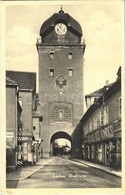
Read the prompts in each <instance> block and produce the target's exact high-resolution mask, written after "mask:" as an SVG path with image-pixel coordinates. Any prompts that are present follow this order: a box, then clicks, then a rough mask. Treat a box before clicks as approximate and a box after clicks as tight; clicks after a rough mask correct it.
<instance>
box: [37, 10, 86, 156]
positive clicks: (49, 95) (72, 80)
mask: <svg viewBox="0 0 126 195" xmlns="http://www.w3.org/2000/svg"><path fill="white" fill-rule="evenodd" d="M82 36H83V34H82V29H81V26H80V24H79V23H78V22H77V21H76V20H75V19H74V18H72V17H71V16H70V15H69V14H68V13H64V11H63V10H62V8H61V10H60V11H59V13H55V14H53V15H52V16H51V17H49V18H48V19H47V20H46V21H45V22H44V23H43V24H42V26H41V28H40V38H39V39H38V41H37V44H36V46H37V51H38V54H39V99H40V104H41V105H40V107H39V109H40V113H41V114H42V115H43V122H42V126H41V138H42V139H43V157H49V156H50V139H51V140H52V139H53V136H54V135H59V134H58V132H65V133H66V134H68V135H69V136H71V135H72V134H73V131H74V129H75V127H76V125H77V123H78V121H79V120H80V118H81V117H82V115H83V99H84V98H83V97H84V94H83V55H84V50H85V44H84V42H83V39H82ZM66 134H65V135H66ZM62 135H63V134H62ZM69 139H70V137H69Z"/></svg>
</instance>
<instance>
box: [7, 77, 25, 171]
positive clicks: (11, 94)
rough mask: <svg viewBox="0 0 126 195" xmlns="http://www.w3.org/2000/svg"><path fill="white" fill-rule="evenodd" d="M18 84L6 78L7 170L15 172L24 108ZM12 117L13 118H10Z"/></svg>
mask: <svg viewBox="0 0 126 195" xmlns="http://www.w3.org/2000/svg"><path fill="white" fill-rule="evenodd" d="M18 94H19V93H18V83H17V82H15V81H14V80H12V79H10V78H8V77H6V168H7V170H8V169H11V170H15V169H16V167H17V161H18V160H17V159H18V150H17V148H18V142H17V138H18V132H19V129H20V128H21V120H20V117H21V113H22V107H21V106H20V104H19V102H18ZM10 116H11V117H10Z"/></svg>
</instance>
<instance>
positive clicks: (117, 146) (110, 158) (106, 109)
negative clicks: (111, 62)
mask: <svg viewBox="0 0 126 195" xmlns="http://www.w3.org/2000/svg"><path fill="white" fill-rule="evenodd" d="M81 123H82V124H83V144H82V151H83V158H84V159H85V160H89V161H92V162H95V163H100V164H104V165H106V166H110V167H113V168H119V169H120V168H121V70H120V71H119V72H118V78H117V80H116V82H114V83H113V84H112V85H111V86H110V87H109V89H106V91H105V92H104V94H103V95H102V96H101V97H100V98H99V99H97V102H94V103H93V104H92V105H91V106H90V107H89V109H88V110H87V111H86V113H85V114H84V116H83V117H82V119H81Z"/></svg>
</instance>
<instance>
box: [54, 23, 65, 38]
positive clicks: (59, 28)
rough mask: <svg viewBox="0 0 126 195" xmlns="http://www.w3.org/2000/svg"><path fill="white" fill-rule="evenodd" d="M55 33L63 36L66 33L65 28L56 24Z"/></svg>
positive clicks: (60, 24)
mask: <svg viewBox="0 0 126 195" xmlns="http://www.w3.org/2000/svg"><path fill="white" fill-rule="evenodd" d="M55 31H56V33H57V34H58V35H65V34H66V32H67V27H66V25H65V24H63V23H58V24H56V26H55Z"/></svg>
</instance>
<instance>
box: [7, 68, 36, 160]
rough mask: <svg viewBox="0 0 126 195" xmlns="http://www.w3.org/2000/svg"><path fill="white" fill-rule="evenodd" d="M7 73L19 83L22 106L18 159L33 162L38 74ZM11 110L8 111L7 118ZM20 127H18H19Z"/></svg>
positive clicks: (19, 98) (19, 100) (19, 99)
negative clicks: (34, 115)
mask: <svg viewBox="0 0 126 195" xmlns="http://www.w3.org/2000/svg"><path fill="white" fill-rule="evenodd" d="M6 75H7V76H8V77H9V78H11V79H13V80H15V81H16V82H17V83H18V85H19V95H18V102H19V104H20V106H21V107H22V115H21V125H20V128H19V131H18V135H17V136H18V138H17V145H18V159H17V160H18V161H23V164H27V163H33V160H34V159H33V157H34V151H33V141H34V135H33V110H35V109H36V105H35V95H36V74H35V73H29V72H18V71H6ZM8 113H9V111H7V118H8V117H9V116H8ZM17 129H18V128H17Z"/></svg>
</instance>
